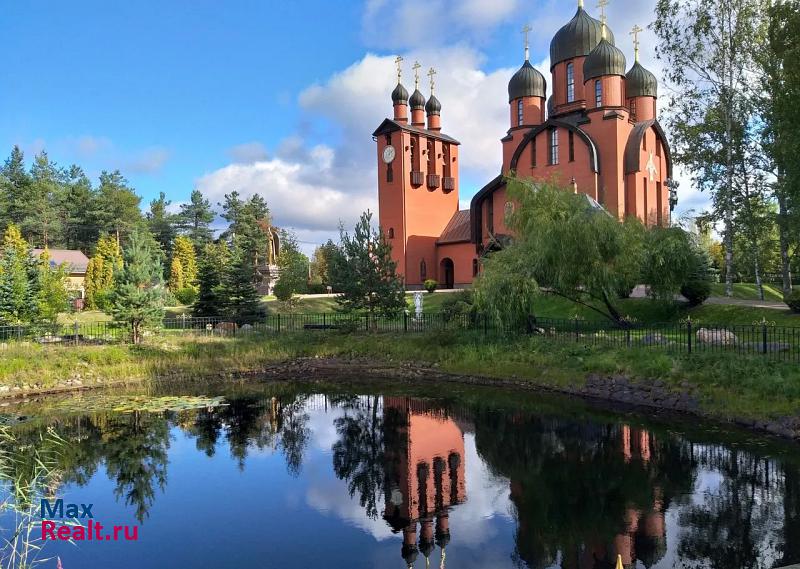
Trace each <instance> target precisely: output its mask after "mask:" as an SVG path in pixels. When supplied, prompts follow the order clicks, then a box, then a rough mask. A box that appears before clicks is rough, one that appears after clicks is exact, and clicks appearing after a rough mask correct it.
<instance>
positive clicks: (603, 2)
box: [597, 0, 608, 39]
mask: <svg viewBox="0 0 800 569" xmlns="http://www.w3.org/2000/svg"><path fill="white" fill-rule="evenodd" d="M606 6H608V0H599V1H598V2H597V7H598V8H600V29H601V34H602V38H603V39H607V38H606V21H607V19H608V18H606Z"/></svg>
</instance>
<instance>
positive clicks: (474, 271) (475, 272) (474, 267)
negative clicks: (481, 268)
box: [472, 259, 478, 277]
mask: <svg viewBox="0 0 800 569" xmlns="http://www.w3.org/2000/svg"><path fill="white" fill-rule="evenodd" d="M472 276H473V277H477V276H478V259H472Z"/></svg>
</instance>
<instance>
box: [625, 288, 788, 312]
mask: <svg viewBox="0 0 800 569" xmlns="http://www.w3.org/2000/svg"><path fill="white" fill-rule="evenodd" d="M631 298H647V288H646V287H645V286H644V285H638V286H637V287H636V288H634V289H633V293H631ZM676 300H683V301H685V300H686V299H685V298H683V297H682V296H680V295H678V296H677V297H676ZM704 304H722V305H726V306H749V307H751V308H772V309H775V310H788V308H789V307H788V306H786V305H785V304H784V303H782V302H773V301H770V300H764V301H761V300H744V299H741V298H728V297H725V296H711V297H709V298H708V299H707V300H706V301H705V303H704Z"/></svg>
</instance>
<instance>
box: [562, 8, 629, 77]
mask: <svg viewBox="0 0 800 569" xmlns="http://www.w3.org/2000/svg"><path fill="white" fill-rule="evenodd" d="M602 38H603V24H602V23H601V22H600V21H599V20H595V19H594V18H592V17H591V16H590V15H589V14H587V13H586V11H585V10H584V9H583V7H579V8H578V11H577V12H575V16H574V17H573V18H572V19H571V20H570V21H569V22H567V24H566V25H564V26H563V27H562V28H561V29H560V30H558V31H557V32H556V35H554V36H553V39H552V41H551V42H550V67H551V68H552V67H555V66H556V65H557V64H559V63H561V62H562V61H566V60H567V59H572V58H573V57H580V56H584V55H589V53H590V52H591V51H592V50H593V49H594V48H595V47H596V46H597V44H599V43H600V40H601V39H602ZM606 38H607V39H608V42H609V43H610V44H611V45H614V34H612V33H611V30H608V29H606Z"/></svg>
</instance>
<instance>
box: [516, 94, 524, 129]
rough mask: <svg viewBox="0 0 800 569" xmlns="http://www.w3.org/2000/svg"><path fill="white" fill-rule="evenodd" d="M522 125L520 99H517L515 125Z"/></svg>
mask: <svg viewBox="0 0 800 569" xmlns="http://www.w3.org/2000/svg"><path fill="white" fill-rule="evenodd" d="M522 123H523V116H522V99H517V125H518V126H522Z"/></svg>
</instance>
